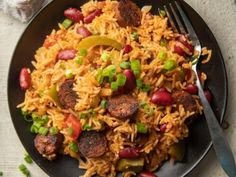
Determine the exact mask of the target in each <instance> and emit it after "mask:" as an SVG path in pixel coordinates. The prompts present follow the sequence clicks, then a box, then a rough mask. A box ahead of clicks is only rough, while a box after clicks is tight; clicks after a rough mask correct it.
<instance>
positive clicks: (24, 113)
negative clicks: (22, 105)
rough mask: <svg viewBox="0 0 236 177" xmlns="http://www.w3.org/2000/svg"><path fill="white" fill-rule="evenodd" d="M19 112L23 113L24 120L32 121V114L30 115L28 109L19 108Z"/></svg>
mask: <svg viewBox="0 0 236 177" xmlns="http://www.w3.org/2000/svg"><path fill="white" fill-rule="evenodd" d="M21 114H22V115H23V117H24V119H25V121H26V122H32V121H33V120H32V116H30V113H29V112H28V111H24V110H23V109H21Z"/></svg>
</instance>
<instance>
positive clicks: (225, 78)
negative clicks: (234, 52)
mask: <svg viewBox="0 0 236 177" xmlns="http://www.w3.org/2000/svg"><path fill="white" fill-rule="evenodd" d="M180 1H181V4H183V5H184V6H186V7H187V8H188V9H190V10H193V11H194V12H195V13H196V14H197V16H198V17H197V18H200V20H201V21H202V22H203V23H204V25H205V27H206V29H207V31H208V33H210V34H211V35H212V36H213V40H214V41H213V43H215V46H216V48H217V50H218V52H219V55H220V61H221V64H222V67H223V73H222V74H223V77H224V80H225V85H224V88H225V89H224V94H225V99H224V103H223V104H224V107H223V109H222V112H221V116H220V117H219V118H220V120H219V121H220V124H221V123H222V122H223V120H224V119H225V115H226V112H227V107H228V92H229V91H228V89H229V88H228V87H229V86H228V75H227V70H226V66H225V60H224V57H223V55H222V52H221V49H220V46H219V44H218V42H217V40H216V38H215V36H214V34H213V32H212V31H211V29H210V27H209V26H208V25H207V23H206V22H205V20H204V19H203V18H202V17H201V16H200V15H199V13H198V12H197V11H196V10H195V9H194V8H193V7H192V6H190V5H189V4H188V3H187V2H186V1H184V0H180ZM55 2H56V0H52V1H49V2H48V3H46V4H45V5H44V6H43V7H42V8H41V9H40V10H39V11H38V12H37V13H36V14H35V15H34V16H33V17H32V18H31V20H30V21H29V22H28V23H27V25H26V27H25V28H24V30H23V32H22V34H21V35H20V37H19V39H18V40H17V43H16V45H15V47H14V50H13V53H12V55H11V60H10V63H9V66H8V75H7V102H8V111H9V113H10V116H11V121H12V123H13V126H14V129H15V132H16V134H17V137H18V138H19V139H20V142H21V144H22V145H23V147H24V149H25V150H26V149H27V147H26V145H25V144H24V143H23V141H22V138H21V137H20V136H19V133H18V132H19V130H17V129H16V123H15V121H14V120H13V115H12V112H11V108H10V102H9V99H10V92H9V82H10V68H11V66H12V63H13V57H14V56H15V53H16V49H17V48H18V45H19V43H20V41H21V40H22V39H23V36H24V35H25V33H26V31H27V29H28V28H30V25H31V23H32V22H34V21H35V19H36V18H37V17H38V16H39V14H40V13H41V12H42V11H44V10H45V9H46V8H47V7H48V6H49V5H51V4H53V3H55ZM184 8H185V7H184ZM212 147H213V143H212V141H210V142H209V145H208V146H207V148H206V149H205V151H204V153H202V155H201V156H199V157H198V160H196V162H195V163H194V164H193V165H192V166H191V167H190V168H189V169H188V170H186V171H185V173H183V175H182V176H180V177H186V176H187V175H188V174H190V173H191V172H192V171H193V170H194V169H195V168H196V167H197V166H198V165H199V164H200V162H201V161H202V160H203V159H204V158H205V157H206V155H207V154H208V153H209V150H210V149H211V148H212ZM32 158H33V160H34V162H35V163H36V164H37V166H38V167H39V168H40V169H42V170H43V171H44V173H45V174H46V175H49V176H54V175H53V174H51V172H49V171H48V170H47V169H46V168H45V167H44V166H43V165H41V163H40V161H39V160H37V159H36V158H34V157H32ZM157 172H158V171H157Z"/></svg>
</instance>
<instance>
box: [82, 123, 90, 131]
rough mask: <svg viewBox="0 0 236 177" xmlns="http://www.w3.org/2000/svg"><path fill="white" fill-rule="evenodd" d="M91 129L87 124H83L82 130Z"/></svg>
mask: <svg viewBox="0 0 236 177" xmlns="http://www.w3.org/2000/svg"><path fill="white" fill-rule="evenodd" d="M89 129H91V126H90V125H89V124H84V126H83V130H89Z"/></svg>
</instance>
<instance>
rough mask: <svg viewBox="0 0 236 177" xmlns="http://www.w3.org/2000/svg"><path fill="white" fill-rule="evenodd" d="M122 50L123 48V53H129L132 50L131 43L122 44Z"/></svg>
mask: <svg viewBox="0 0 236 177" xmlns="http://www.w3.org/2000/svg"><path fill="white" fill-rule="evenodd" d="M123 50H124V54H127V53H130V52H131V51H132V50H133V48H132V46H131V45H129V44H127V45H125V46H124V48H123Z"/></svg>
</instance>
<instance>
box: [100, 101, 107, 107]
mask: <svg viewBox="0 0 236 177" xmlns="http://www.w3.org/2000/svg"><path fill="white" fill-rule="evenodd" d="M100 106H101V108H103V109H106V108H107V100H102V101H101V103H100Z"/></svg>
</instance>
